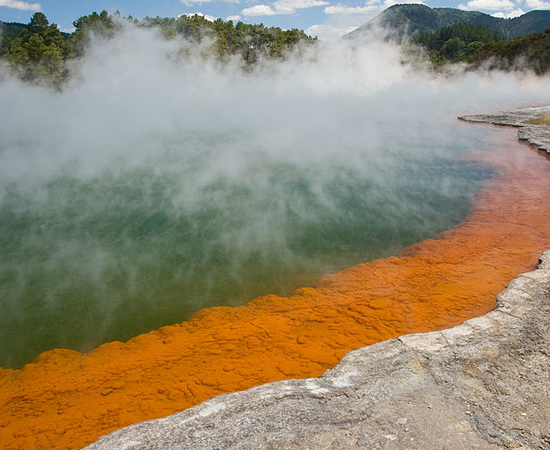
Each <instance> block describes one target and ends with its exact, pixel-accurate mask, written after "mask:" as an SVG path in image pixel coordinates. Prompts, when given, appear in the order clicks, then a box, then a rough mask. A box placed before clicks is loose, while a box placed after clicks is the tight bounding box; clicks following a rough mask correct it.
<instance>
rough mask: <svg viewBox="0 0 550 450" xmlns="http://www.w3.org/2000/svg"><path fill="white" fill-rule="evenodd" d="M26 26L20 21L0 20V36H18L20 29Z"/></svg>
mask: <svg viewBox="0 0 550 450" xmlns="http://www.w3.org/2000/svg"><path fill="white" fill-rule="evenodd" d="M26 27H27V25H25V24H22V23H17V22H2V21H1V20H0V38H1V37H2V36H9V37H10V38H12V39H14V38H16V37H19V35H20V34H21V30H23V28H26Z"/></svg>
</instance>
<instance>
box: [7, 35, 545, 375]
mask: <svg viewBox="0 0 550 450" xmlns="http://www.w3.org/2000/svg"><path fill="white" fill-rule="evenodd" d="M97 44H98V45H95V46H93V47H92V48H90V49H89V51H88V52H87V56H86V58H84V59H83V60H82V61H80V72H79V77H76V78H75V80H74V82H72V83H71V84H69V85H68V86H67V87H66V89H65V90H64V91H63V92H62V93H58V92H52V91H48V90H46V89H42V88H40V87H35V86H28V85H24V84H21V83H19V82H17V81H16V80H14V79H12V78H10V77H8V76H7V75H5V74H3V73H1V72H0V78H2V77H3V78H2V79H1V80H0V104H1V105H2V106H3V108H2V110H1V113H2V115H1V117H0V311H1V313H0V366H1V367H19V366H21V365H23V364H25V363H28V362H31V361H32V360H33V358H35V357H36V356H37V355H38V354H39V353H40V352H43V351H45V350H49V349H52V348H56V347H65V348H72V349H77V350H81V351H88V350H91V349H92V348H94V347H95V346H97V345H99V344H101V343H103V342H106V341H111V340H115V339H118V340H126V339H129V338H131V337H133V336H135V335H137V334H140V333H143V332H147V331H149V330H153V329H156V328H158V327H160V326H162V325H168V324H173V323H177V322H181V321H184V320H186V319H188V318H189V317H190V316H191V314H193V312H196V311H197V310H199V309H201V308H204V307H209V306H214V305H239V304H242V303H244V302H247V301H249V300H251V299H253V298H254V297H256V296H259V295H264V294H271V293H274V294H280V295H285V294H288V293H290V292H291V291H292V290H293V289H294V288H297V287H300V286H307V285H311V284H312V283H314V282H315V280H316V279H317V278H318V277H320V276H322V275H323V274H327V273H330V272H334V271H337V270H339V269H342V268H345V267H349V266H351V265H353V264H356V263H359V262H364V261H368V260H371V259H374V258H379V257H385V256H388V255H391V254H396V253H398V252H399V251H400V249H402V248H403V247H404V246H407V245H409V244H412V243H414V242H417V241H420V240H422V239H426V238H428V237H432V236H435V235H436V234H437V233H439V232H441V231H443V230H446V229H449V228H451V227H452V226H453V225H455V224H457V223H458V222H460V221H461V220H462V219H463V218H464V216H465V214H467V212H468V209H469V207H470V204H471V202H472V198H473V196H474V195H475V193H476V191H477V189H478V188H479V187H480V186H481V185H482V184H483V182H484V181H485V180H487V179H488V177H489V176H490V174H491V170H490V169H489V168H488V167H483V166H481V165H479V164H476V163H473V162H471V161H468V159H467V158H465V157H464V155H466V154H467V153H468V152H470V151H477V150H479V149H480V148H482V147H483V140H484V137H485V136H486V135H487V133H488V132H489V131H488V130H487V129H486V128H484V127H475V126H472V125H467V124H461V123H459V122H457V121H456V119H455V118H456V116H457V115H458V114H464V113H473V112H476V111H477V110H479V108H483V111H488V110H490V109H491V108H492V109H495V108H499V107H503V106H505V107H508V108H509V107H510V105H514V104H518V102H519V100H518V99H521V100H522V101H529V100H527V99H529V98H530V99H532V101H537V102H542V101H543V100H544V99H542V98H541V92H550V90H549V89H547V86H546V84H545V83H546V80H543V79H539V80H534V81H533V80H528V79H522V80H521V83H520V81H518V80H515V79H513V78H511V77H505V76H499V75H497V76H495V77H493V78H492V79H491V78H487V77H485V76H482V75H477V74H469V75H464V76H463V77H460V78H446V79H443V78H441V79H438V78H437V77H434V76H433V74H431V73H423V72H422V71H420V70H415V71H413V70H411V69H410V67H408V66H407V65H406V64H403V63H402V53H401V52H400V50H399V49H398V48H396V47H393V46H392V45H391V44H390V43H380V42H378V43H372V45H370V44H365V45H364V46H362V47H357V48H354V47H351V46H346V44H345V43H339V44H336V45H335V46H333V47H331V46H321V45H320V46H318V47H316V48H313V47H312V48H311V49H310V51H311V52H313V53H312V54H306V53H304V52H302V53H299V54H298V55H297V56H296V57H295V58H294V57H288V58H287V59H286V60H285V61H284V62H278V63H276V65H275V64H274V65H269V64H268V65H267V66H266V67H265V68H264V67H257V68H256V72H253V73H248V74H243V73H242V71H240V70H238V69H233V68H232V67H231V66H224V67H222V68H220V67H217V66H216V65H215V64H214V65H212V64H210V63H209V62H205V61H204V60H202V59H200V58H198V59H197V60H196V61H194V60H189V59H188V60H184V61H181V58H180V59H178V57H176V56H177V55H181V52H179V50H180V49H179V47H178V45H180V43H179V42H178V41H177V40H174V41H169V42H166V41H163V40H160V39H158V37H157V36H156V35H155V32H154V30H139V29H135V28H132V27H127V29H125V30H123V31H122V32H121V33H120V35H118V36H117V39H115V40H112V41H107V42H97ZM178 52H179V53H178ZM167 55H168V56H169V57H168V58H167V57H166V56H167ZM170 55H172V56H170ZM174 55H175V56H174ZM381 55H383V58H382V57H380V56H381ZM0 69H1V68H0ZM499 77H500V78H499ZM537 83H538V84H537ZM523 86H526V88H527V90H525V89H523ZM537 86H538V87H537ZM520 87H521V88H520ZM529 89H531V90H530V91H529Z"/></svg>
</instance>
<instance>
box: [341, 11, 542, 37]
mask: <svg viewBox="0 0 550 450" xmlns="http://www.w3.org/2000/svg"><path fill="white" fill-rule="evenodd" d="M459 23H466V24H470V25H479V26H483V27H488V28H490V29H491V30H493V31H498V32H500V33H501V34H502V35H503V36H504V37H505V38H507V39H514V38H517V37H521V36H526V35H529V34H532V33H537V32H539V33H540V32H544V31H545V30H546V29H548V28H550V11H547V10H535V11H530V12H528V13H525V14H523V15H521V16H519V17H514V18H513V19H501V18H499V17H494V16H491V15H489V14H485V13H482V12H478V11H462V10H460V9H455V8H430V7H429V6H426V5H421V4H402V5H393V6H391V7H389V8H388V9H386V10H384V11H383V12H382V13H380V14H379V15H378V16H376V17H374V18H373V19H371V20H369V21H368V22H366V23H365V24H363V25H361V26H360V27H359V28H357V29H355V30H354V31H352V32H350V33H348V34H346V35H344V39H361V38H362V37H365V36H366V35H369V34H371V33H372V32H375V31H376V29H377V28H379V27H382V28H384V29H386V30H389V31H391V36H392V37H395V38H397V39H398V40H401V39H403V38H406V37H409V36H414V35H419V34H423V33H428V32H431V31H437V30H440V29H441V28H443V27H447V26H451V25H456V24H459Z"/></svg>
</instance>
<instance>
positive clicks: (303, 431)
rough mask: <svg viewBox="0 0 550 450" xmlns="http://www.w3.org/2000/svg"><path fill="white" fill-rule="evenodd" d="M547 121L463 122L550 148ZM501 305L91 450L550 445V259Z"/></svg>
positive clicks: (133, 430)
mask: <svg viewBox="0 0 550 450" xmlns="http://www.w3.org/2000/svg"><path fill="white" fill-rule="evenodd" d="M548 114H550V107H544V108H528V109H523V110H517V111H512V112H508V113H502V114H499V115H491V116H488V115H485V116H465V117H462V119H463V120H468V121H473V122H489V123H493V124H497V125H512V126H517V127H520V130H519V135H520V139H525V140H528V141H529V142H530V143H531V144H533V145H535V146H537V147H538V148H540V149H542V150H546V151H549V152H550V150H549V149H550V126H549V125H547V123H548V119H547V117H548ZM497 304H498V306H497V308H496V309H495V310H494V311H491V312H490V313H488V314H486V315H485V316H482V317H479V318H475V319H471V320H468V321H466V322H465V323H463V324H461V325H458V326H456V327H453V328H450V329H447V330H443V331H437V332H431V333H423V334H409V335H405V336H402V337H400V338H398V339H392V340H388V341H384V342H381V343H378V344H375V345H371V346H368V347H364V348H361V349H359V350H356V351H352V352H350V353H348V354H347V355H346V356H345V357H344V359H343V360H342V362H341V363H340V364H339V365H338V366H336V367H335V368H334V369H332V370H330V371H328V372H326V373H325V374H324V375H322V376H321V377H319V378H311V379H303V380H289V381H280V382H275V383H270V384H266V385H263V386H259V387H256V388H253V389H249V390H246V391H243V392H236V393H232V394H227V395H222V396H219V397H215V398H213V399H211V400H209V401H207V402H204V403H202V404H200V405H198V406H195V407H193V408H190V409H188V410H185V411H183V412H181V413H178V414H175V415H172V416H168V417H166V418H163V419H158V420H154V421H149V422H142V423H137V424H135V425H132V426H129V427H127V428H124V429H121V430H118V431H116V432H113V433H111V434H109V435H107V436H104V437H102V438H100V439H99V440H98V441H97V442H96V443H94V444H92V445H90V446H88V447H86V449H87V450H113V449H125V450H130V449H143V450H145V449H147V450H152V449H190V450H191V449H192V450H201V449H210V450H214V449H218V450H222V449H234V450H236V449H242V450H244V449H250V450H252V449H255V450H260V449H288V450H292V449H296V450H297V449H334V450H336V449H342V450H344V449H346V450H349V449H365V448H368V449H395V450H400V449H453V450H454V449H483V450H490V449H550V251H548V252H545V253H544V254H543V255H542V257H541V261H540V265H539V268H538V269H537V270H535V271H532V272H529V273H525V274H523V275H520V276H519V277H518V278H516V279H515V280H513V281H512V282H511V283H510V284H509V286H508V288H507V289H506V290H505V291H504V292H502V293H501V294H500V295H499V296H498V297H497Z"/></svg>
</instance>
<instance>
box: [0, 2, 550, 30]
mask: <svg viewBox="0 0 550 450" xmlns="http://www.w3.org/2000/svg"><path fill="white" fill-rule="evenodd" d="M396 3H424V4H425V5H427V6H430V7H432V8H438V7H448V8H459V9H463V10H469V11H481V12H485V13H487V14H491V15H494V16H496V17H502V18H512V17H516V16H520V15H522V14H524V13H527V12H529V11H532V10H534V9H550V0H450V1H443V0H424V1H418V0H417V1H414V0H401V1H396V0H156V1H151V0H94V1H92V0H70V1H67V0H65V1H61V0H37V2H36V3H34V2H32V0H31V1H24V0H0V20H2V21H4V22H21V23H28V22H29V19H30V18H31V17H32V15H33V14H34V13H35V12H37V11H40V12H42V13H44V14H45V15H46V17H47V18H48V20H49V21H50V23H56V24H57V25H58V26H59V28H60V29H61V30H62V31H67V32H70V31H72V30H73V26H72V22H73V21H74V20H75V19H78V18H79V17H81V16H84V15H87V14H90V13H91V12H93V11H97V12H100V11H102V10H106V11H107V12H109V13H114V12H116V11H117V10H118V11H120V13H121V14H122V16H123V17H127V16H130V15H131V16H133V17H135V18H138V19H141V18H143V17H145V16H150V17H156V16H160V17H178V16H179V15H181V14H195V13H199V14H202V15H204V16H205V17H206V18H209V19H215V18H218V17H219V18H221V19H224V20H233V21H238V20H241V21H243V22H245V23H263V24H264V25H266V26H278V27H281V28H283V29H289V28H299V29H303V30H305V31H306V32H308V34H310V35H313V36H318V37H320V38H321V39H330V38H335V37H340V36H342V35H343V34H345V33H347V32H349V31H352V30H353V29H355V28H357V27H358V26H360V25H362V24H363V23H365V22H367V21H368V20H369V19H371V18H373V17H374V16H376V15H377V14H379V13H380V12H382V11H383V10H384V9H386V8H387V7H389V6H391V5H393V4H396Z"/></svg>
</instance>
